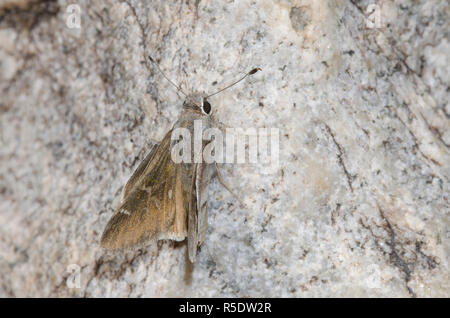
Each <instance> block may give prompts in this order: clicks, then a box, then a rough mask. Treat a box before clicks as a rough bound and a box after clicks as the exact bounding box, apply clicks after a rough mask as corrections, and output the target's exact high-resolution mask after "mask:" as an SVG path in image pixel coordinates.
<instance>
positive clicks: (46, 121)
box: [0, 0, 450, 297]
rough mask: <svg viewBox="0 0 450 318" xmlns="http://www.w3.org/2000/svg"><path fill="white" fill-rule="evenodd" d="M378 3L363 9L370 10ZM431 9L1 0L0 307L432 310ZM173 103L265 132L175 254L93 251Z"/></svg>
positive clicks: (441, 293) (437, 244)
mask: <svg viewBox="0 0 450 318" xmlns="http://www.w3.org/2000/svg"><path fill="white" fill-rule="evenodd" d="M377 3H378V4H377ZM449 12H450V7H449V5H448V1H445V0H439V1H438V0H436V1H435V0H432V1H430V0H428V1H425V0H421V1H407V0H401V1H396V2H387V1H337V0H336V1H334V0H323V1H312V0H303V1H302V0H291V1H287V0H280V1H269V0H267V1H246V0H245V1H214V2H212V1H211V2H208V1H188V2H186V1H182V2H176V3H170V4H169V3H168V2H167V1H151V3H150V2H149V3H147V2H145V1H132V0H127V1H107V0H105V1H86V0H77V1H75V2H74V1H2V2H0V90H1V98H0V138H1V147H0V162H1V165H0V198H1V199H0V274H1V281H0V296H2V297H15V296H21V297H27V296H28V297H30V296H33V297H36V296H44V297H46V296H56V297H72V296H75V297H111V296H120V297H126V296H130V297H164V296H179V297H185V296H186V297H189V296H191V297H192V296H194V297H199V296H203V297H209V296H215V297H217V296H225V297H229V296H238V297H248V296H251V297H258V296H259V297H266V296H270V297H344V296H345V297H362V296H369V297H416V296H417V297H433V296H438V297H448V296H449V295H450V286H449V275H448V273H449V256H448V255H449V247H450V244H449V239H450V232H449V212H450V208H449V201H448V194H449V177H450V169H449V163H450V152H449V145H450V129H449V127H450V125H449V116H450V108H449V102H448V100H449V93H448V87H449V82H450V79H449V75H448V74H449V73H450V72H449V65H450V63H449V55H448V52H449V50H450V47H449V39H448V29H449V21H450V19H449ZM149 55H151V56H152V57H153V58H154V59H155V60H157V61H158V62H159V64H160V66H161V68H162V69H163V70H164V72H165V73H166V74H167V76H168V77H170V78H171V79H172V80H173V81H175V82H176V83H181V85H182V87H183V89H185V90H187V91H191V90H193V89H194V90H198V91H213V90H215V89H217V88H219V87H221V85H223V84H224V83H228V82H230V81H232V80H233V79H236V78H237V77H238V76H240V75H242V74H244V73H245V72H246V71H248V70H250V69H251V68H253V67H260V68H262V72H259V73H257V74H255V75H254V76H252V77H250V78H249V79H248V80H246V81H244V82H241V83H239V84H238V85H237V86H235V87H233V88H230V89H228V90H226V91H224V92H222V93H221V94H219V95H216V96H214V97H211V99H210V102H211V104H212V105H213V107H214V112H215V113H214V117H215V118H217V119H218V120H220V121H221V122H222V123H224V124H225V125H226V126H229V127H245V128H247V127H257V128H258V127H268V128H277V129H279V132H280V136H279V150H280V152H279V162H280V164H279V166H278V167H277V168H276V169H275V170H274V171H270V173H268V172H267V171H266V170H265V168H264V167H263V166H262V165H259V164H250V163H247V164H225V165H222V167H221V169H222V173H223V175H224V178H225V179H226V181H227V183H228V184H229V185H230V186H231V187H232V188H233V191H235V192H236V193H239V196H240V197H241V199H242V200H243V201H244V203H245V206H242V205H240V204H239V203H238V202H237V201H236V199H235V198H234V197H233V196H232V195H231V194H230V193H229V192H227V191H226V190H225V189H224V188H223V186H222V185H221V184H220V183H219V182H218V181H217V180H216V179H214V180H213V182H212V183H211V187H210V193H209V198H210V199H209V209H210V213H209V227H208V231H207V234H206V240H205V242H204V243H203V245H202V247H201V249H200V250H199V254H198V260H197V262H196V263H195V264H194V265H193V266H191V265H190V264H189V262H188V261H187V257H186V246H185V243H184V242H178V243H174V242H170V241H160V242H158V243H157V244H151V245H149V246H147V247H145V248H140V249H136V250H127V251H122V252H109V251H105V250H103V249H101V248H100V247H99V244H98V242H99V237H100V235H101V233H102V231H103V228H104V226H105V225H106V223H107V221H108V219H109V218H110V217H111V215H112V213H113V210H114V208H115V207H116V206H117V200H118V199H117V198H118V197H119V196H120V192H121V190H122V187H123V185H124V183H125V182H126V180H127V178H128V177H129V176H130V175H131V173H132V172H133V170H134V169H135V168H136V167H137V165H138V164H139V161H140V160H142V159H143V157H144V156H145V154H146V152H148V151H149V150H150V149H151V148H152V146H153V145H155V144H156V143H157V142H158V141H160V140H161V138H162V137H163V136H164V134H165V132H167V130H168V129H170V128H171V126H172V125H173V123H174V122H175V121H176V119H177V117H178V115H179V114H180V111H181V105H182V102H183V98H182V96H179V95H180V94H179V93H177V90H176V89H174V88H173V87H172V86H171V85H170V83H168V82H167V81H166V80H165V79H164V78H163V77H162V76H161V74H160V73H159V72H158V71H157V70H156V69H155V67H154V66H153V65H151V63H149V61H148V58H147V57H148V56H149Z"/></svg>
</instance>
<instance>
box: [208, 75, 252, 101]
mask: <svg viewBox="0 0 450 318" xmlns="http://www.w3.org/2000/svg"><path fill="white" fill-rule="evenodd" d="M258 71H261V69H260V68H259V67H257V68H254V69H252V70H251V71H250V72H248V73H247V74H245V75H244V76H242V77H241V78H240V79H238V80H237V81H236V82H233V83H231V84H230V85H228V86H226V87H224V88H222V89H221V90H218V91H217V92H215V93H213V94H211V95H208V96H206V98H209V97H211V96H214V95H216V94H219V93H220V92H223V91H224V90H226V89H228V88H230V87H231V86H233V85H236V84H237V83H239V82H240V81H242V80H244V79H245V78H246V77H247V76H249V75H253V74H255V73H256V72H258Z"/></svg>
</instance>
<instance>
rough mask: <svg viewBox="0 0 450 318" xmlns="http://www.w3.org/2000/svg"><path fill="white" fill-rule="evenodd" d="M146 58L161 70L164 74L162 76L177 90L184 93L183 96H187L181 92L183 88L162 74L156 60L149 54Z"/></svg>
mask: <svg viewBox="0 0 450 318" xmlns="http://www.w3.org/2000/svg"><path fill="white" fill-rule="evenodd" d="M148 59H149V60H150V62H152V63H153V64H154V65H155V66H156V68H157V69H158V71H160V72H161V74H162V76H164V78H165V79H166V80H167V81H168V82H169V83H170V84H172V85H173V86H175V87H176V88H177V90H178V91H179V92H181V93H182V94H183V95H184V97H187V95H186V93H185V92H183V90H182V89H181V87H180V86H178V85H177V84H175V83H174V82H172V81H171V80H170V79H169V78H168V77H167V76H166V74H164V72H163V71H162V70H161V68H160V67H159V65H158V63H156V61H155V60H154V59H153V58H152V57H151V56H150V55H149V56H148Z"/></svg>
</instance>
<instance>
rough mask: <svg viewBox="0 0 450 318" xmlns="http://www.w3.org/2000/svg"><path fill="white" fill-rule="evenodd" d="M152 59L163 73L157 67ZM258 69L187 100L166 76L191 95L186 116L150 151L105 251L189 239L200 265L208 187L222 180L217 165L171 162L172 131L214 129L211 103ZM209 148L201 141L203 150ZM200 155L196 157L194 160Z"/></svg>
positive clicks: (127, 190) (109, 229)
mask: <svg viewBox="0 0 450 318" xmlns="http://www.w3.org/2000/svg"><path fill="white" fill-rule="evenodd" d="M149 58H150V61H151V62H152V63H154V64H155V65H156V66H157V67H158V69H159V70H160V71H161V69H160V68H159V66H158V64H156V63H155V62H154V60H153V59H152V58H151V57H149ZM258 70H260V69H259V68H255V69H253V70H251V71H250V72H248V73H247V74H246V75H245V76H244V77H242V78H241V79H239V80H238V81H236V82H234V83H232V84H231V85H228V86H226V87H225V88H223V89H221V90H219V91H218V92H216V93H214V94H211V95H206V94H200V93H193V94H190V95H186V94H184V93H183V91H181V89H180V87H179V86H177V85H175V84H174V83H173V82H172V81H170V80H169V79H168V78H167V77H166V76H165V75H164V73H163V72H162V71H161V73H162V74H163V76H164V77H166V79H167V80H168V81H169V82H170V83H171V84H173V85H174V86H176V87H177V89H179V90H180V91H181V92H182V93H183V95H185V96H186V100H185V102H184V103H183V110H182V113H181V115H180V117H179V119H178V121H177V122H176V123H175V124H174V126H173V128H172V129H171V130H170V131H169V132H168V133H167V134H166V135H165V137H164V138H163V140H162V141H161V143H160V144H159V145H157V146H156V147H154V148H153V149H152V150H151V151H150V153H149V154H148V155H147V156H146V157H145V159H144V160H143V161H142V163H141V164H140V165H139V166H138V168H137V169H136V171H135V172H134V173H133V175H132V176H131V178H130V179H129V180H128V182H127V183H126V185H125V187H124V189H123V195H122V201H121V204H120V206H119V208H118V209H117V210H116V211H115V213H114V215H113V216H112V217H111V219H110V220H109V222H108V224H107V225H106V227H105V230H104V232H103V235H102V237H101V242H100V244H101V246H102V247H104V248H108V249H121V248H127V247H133V246H141V245H144V244H146V243H149V242H151V241H157V240H174V241H183V240H184V239H185V238H186V237H187V245H188V255H189V260H190V261H191V262H192V263H194V262H195V258H196V254H197V248H198V247H199V246H200V245H201V244H202V242H203V240H204V238H205V233H206V227H207V224H208V221H207V218H208V186H209V182H210V180H211V179H212V178H213V177H214V175H217V176H218V177H219V181H221V176H220V172H219V171H218V170H217V167H216V165H215V164H211V163H209V164H208V163H204V162H200V163H195V162H192V163H184V162H182V163H175V162H174V161H173V160H172V158H171V149H172V146H173V145H174V142H175V141H174V140H172V138H171V136H172V132H173V130H174V129H175V128H186V129H188V130H189V131H190V133H191V136H193V135H194V132H193V129H194V120H201V121H202V126H203V127H204V128H209V127H211V125H212V123H213V120H212V119H211V117H210V116H209V115H210V114H211V111H212V109H211V104H210V103H209V102H208V101H207V98H208V97H210V96H212V95H215V94H217V93H219V92H221V91H223V90H225V89H227V88H228V87H231V86H233V85H234V84H237V83H238V82H240V81H241V80H243V79H244V78H245V77H247V76H249V75H252V74H255V73H256V72H257V71H258ZM206 143H207V141H205V140H202V148H204V147H205V145H206ZM194 148H195V147H194ZM194 148H191V149H194ZM192 151H194V150H192ZM201 151H203V149H202V150H201ZM195 155H196V154H192V156H191V158H194V156H195ZM221 182H222V181H221ZM227 189H228V187H227Z"/></svg>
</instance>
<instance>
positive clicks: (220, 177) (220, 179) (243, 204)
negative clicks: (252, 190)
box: [214, 163, 247, 207]
mask: <svg viewBox="0 0 450 318" xmlns="http://www.w3.org/2000/svg"><path fill="white" fill-rule="evenodd" d="M214 165H215V167H216V175H217V179H218V180H219V182H220V184H221V185H223V187H224V188H225V189H227V190H228V192H230V194H231V195H232V196H233V197H234V198H235V199H236V200H238V201H239V203H240V204H241V206H242V207H247V206H246V205H245V203H244V202H243V201H242V200H241V198H240V197H238V196H237V195H236V194H235V193H234V192H233V191H232V190H231V188H230V187H229V186H228V185H227V183H226V182H225V180H224V179H223V176H222V173H221V172H220V170H219V167H218V166H217V163H214Z"/></svg>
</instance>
